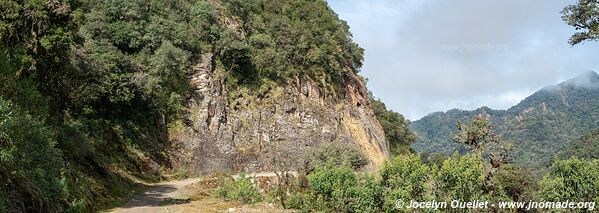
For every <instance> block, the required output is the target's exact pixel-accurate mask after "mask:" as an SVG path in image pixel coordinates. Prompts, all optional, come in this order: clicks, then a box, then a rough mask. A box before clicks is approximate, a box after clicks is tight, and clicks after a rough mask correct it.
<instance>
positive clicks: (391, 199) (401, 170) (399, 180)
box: [380, 154, 430, 209]
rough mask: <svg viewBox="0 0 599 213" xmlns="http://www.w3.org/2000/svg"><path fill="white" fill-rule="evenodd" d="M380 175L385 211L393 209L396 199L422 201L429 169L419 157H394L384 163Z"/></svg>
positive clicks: (411, 155) (410, 155)
mask: <svg viewBox="0 0 599 213" xmlns="http://www.w3.org/2000/svg"><path fill="white" fill-rule="evenodd" d="M380 173H381V177H382V181H381V185H382V186H383V187H384V195H385V207H386V208H387V209H393V208H394V206H395V200H396V199H402V200H424V199H423V198H424V196H425V193H426V192H427V187H426V183H427V182H428V180H429V173H430V168H429V167H428V166H427V165H425V164H423V163H422V162H421V160H420V157H418V156H416V155H413V154H409V155H402V156H398V157H395V158H393V160H391V161H387V162H386V163H385V165H384V166H383V168H382V169H381V171H380Z"/></svg>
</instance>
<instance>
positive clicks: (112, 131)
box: [0, 0, 363, 211]
mask: <svg viewBox="0 0 599 213" xmlns="http://www.w3.org/2000/svg"><path fill="white" fill-rule="evenodd" d="M0 17H2V19H1V20H0V111H1V112H2V114H1V115H0V116H1V119H0V125H1V127H0V147H1V158H0V159H1V160H0V162H1V163H2V165H1V166H0V177H2V178H1V179H2V180H3V181H2V184H1V185H0V209H2V210H4V209H6V210H9V211H37V210H40V209H47V210H50V211H65V210H67V209H69V208H70V209H72V210H77V209H80V210H97V209H98V208H103V207H105V206H107V205H109V204H110V203H112V202H114V201H115V200H117V198H118V197H119V196H120V195H123V194H124V193H127V191H128V186H132V182H131V179H132V178H135V179H142V180H145V181H155V180H158V179H159V178H161V177H162V173H161V172H164V171H166V170H168V167H169V165H170V162H169V160H168V158H167V153H166V151H167V150H168V146H169V143H168V131H167V127H168V126H169V124H170V123H172V122H175V121H176V120H178V119H180V118H181V116H182V114H183V113H184V111H185V108H184V106H185V104H186V99H187V98H188V97H189V96H190V91H189V83H188V79H187V78H188V75H189V72H190V70H191V66H192V65H193V64H194V63H197V61H199V57H200V55H201V54H204V53H213V54H214V56H215V57H214V60H215V62H216V63H215V64H217V66H220V68H221V70H223V71H224V75H225V76H226V79H225V80H226V84H227V85H228V86H229V89H231V90H236V89H240V88H243V87H249V88H262V89H259V90H251V91H257V92H266V91H268V87H272V86H273V85H277V84H286V83H288V82H290V81H293V80H294V79H295V78H305V77H309V78H312V79H313V80H314V81H316V82H318V83H319V85H320V87H321V88H322V89H323V90H324V91H329V92H330V93H329V94H332V95H334V93H335V92H336V91H337V88H338V86H339V83H340V79H341V76H342V74H343V73H344V72H357V71H358V70H359V68H360V66H361V63H362V54H363V50H362V49H361V48H360V47H358V46H357V45H356V44H355V43H354V42H353V41H352V39H351V34H350V33H349V30H348V26H347V24H346V23H345V22H344V21H342V20H340V19H339V18H338V17H337V15H336V14H335V13H334V12H333V11H331V9H330V8H329V7H328V6H327V3H326V2H325V1H307V0H302V1H275V0H251V1H240V0H222V1H210V2H209V1H203V0H176V1H143V0H101V1H81V0H35V1H16V0H6V1H2V2H1V3H0ZM25 204H27V205H25Z"/></svg>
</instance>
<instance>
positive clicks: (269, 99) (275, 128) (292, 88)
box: [172, 53, 389, 174]
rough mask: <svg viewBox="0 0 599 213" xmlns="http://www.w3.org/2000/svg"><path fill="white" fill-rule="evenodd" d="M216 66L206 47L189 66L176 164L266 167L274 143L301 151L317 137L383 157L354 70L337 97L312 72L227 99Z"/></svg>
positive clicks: (376, 162) (194, 168) (192, 168)
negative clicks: (188, 94)
mask: <svg viewBox="0 0 599 213" xmlns="http://www.w3.org/2000/svg"><path fill="white" fill-rule="evenodd" d="M215 67H216V66H214V60H213V55H212V54H210V53H207V54H203V55H202V56H201V59H200V60H199V62H197V63H196V64H195V65H194V66H193V68H192V74H191V76H190V83H191V86H192V89H193V95H192V97H191V98H189V100H188V106H187V109H188V113H187V116H186V122H185V125H184V126H185V127H184V131H183V132H182V133H181V134H177V135H176V136H175V137H174V138H173V143H174V146H175V149H173V151H172V154H173V158H174V160H173V161H174V162H175V166H180V167H184V168H187V169H188V172H189V173H190V174H207V173H211V172H214V171H246V172H249V171H267V170H270V169H272V165H271V163H269V162H268V161H267V160H266V159H268V156H269V152H272V150H271V149H269V147H272V146H274V145H275V144H277V145H282V147H284V148H285V149H286V151H289V152H288V153H293V156H288V157H289V158H301V156H302V153H304V152H305V151H307V150H308V149H309V148H310V147H314V146H317V145H318V144H321V143H330V142H341V143H353V144H355V145H357V146H358V147H359V148H360V149H361V150H362V152H363V153H364V155H365V156H366V157H367V158H368V159H369V161H370V163H369V165H368V166H367V168H368V169H372V170H373V169H376V168H378V167H379V166H381V165H382V163H383V162H384V160H385V159H386V158H388V156H389V151H388V148H387V142H386V140H385V136H384V132H383V129H382V128H381V126H380V124H379V123H378V121H377V120H376V118H375V116H374V114H373V112H372V109H371V108H370V100H369V98H368V93H367V90H366V87H365V84H364V82H363V80H362V79H361V78H360V77H359V76H357V75H355V74H353V73H352V72H346V74H343V76H342V80H341V81H342V82H341V89H340V91H339V92H338V95H336V96H335V97H328V96H326V95H324V93H323V92H322V90H321V89H320V88H319V87H318V86H316V83H315V82H314V81H313V80H311V79H309V78H296V79H295V82H293V83H289V84H287V85H285V86H278V87H275V88H274V89H271V91H270V92H268V94H267V95H266V96H265V97H258V98H255V99H249V98H246V97H236V98H234V99H233V100H231V99H229V95H228V91H227V90H226V87H225V86H224V79H225V78H224V76H223V75H222V73H223V72H222V71H221V70H219V69H218V68H215Z"/></svg>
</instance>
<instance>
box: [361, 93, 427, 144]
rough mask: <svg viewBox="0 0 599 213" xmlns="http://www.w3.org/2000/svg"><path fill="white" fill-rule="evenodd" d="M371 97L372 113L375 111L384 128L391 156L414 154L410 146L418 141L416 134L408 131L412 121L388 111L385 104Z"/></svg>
mask: <svg viewBox="0 0 599 213" xmlns="http://www.w3.org/2000/svg"><path fill="white" fill-rule="evenodd" d="M370 96H371V99H370V102H371V103H372V111H374V115H375V116H376V118H377V120H378V121H379V123H380V124H381V126H382V127H383V131H384V132H385V138H386V139H387V141H388V142H389V149H390V151H391V154H392V155H401V154H408V153H413V152H414V150H412V148H411V147H410V145H411V144H412V143H413V142H414V141H416V134H414V133H413V132H412V131H410V129H408V126H410V121H409V120H408V119H405V118H404V116H403V115H401V114H399V113H397V112H394V111H391V110H388V109H387V106H385V103H383V102H382V101H380V100H378V99H375V98H373V97H372V95H370Z"/></svg>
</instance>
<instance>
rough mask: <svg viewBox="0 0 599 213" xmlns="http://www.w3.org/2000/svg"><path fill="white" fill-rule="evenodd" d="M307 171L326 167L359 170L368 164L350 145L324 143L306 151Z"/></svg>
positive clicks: (359, 152) (353, 146) (360, 153)
mask: <svg viewBox="0 0 599 213" xmlns="http://www.w3.org/2000/svg"><path fill="white" fill-rule="evenodd" d="M307 155H308V156H307V159H308V161H309V165H308V166H309V167H310V168H308V169H309V170H313V169H315V168H318V167H325V166H328V165H334V166H346V167H350V168H352V169H360V168H362V167H364V166H365V165H366V164H368V159H367V158H366V157H365V156H364V154H362V152H361V151H360V150H359V149H358V148H357V147H356V146H355V145H354V144H350V143H324V144H321V145H320V146H317V147H314V148H312V149H311V150H310V151H308V154H307Z"/></svg>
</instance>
